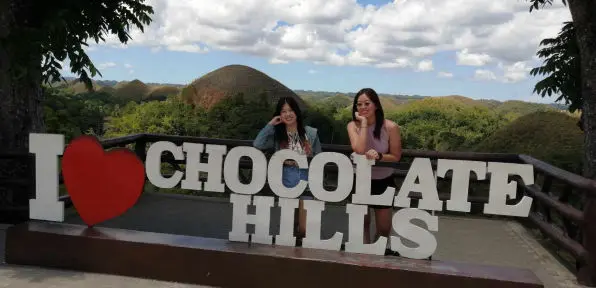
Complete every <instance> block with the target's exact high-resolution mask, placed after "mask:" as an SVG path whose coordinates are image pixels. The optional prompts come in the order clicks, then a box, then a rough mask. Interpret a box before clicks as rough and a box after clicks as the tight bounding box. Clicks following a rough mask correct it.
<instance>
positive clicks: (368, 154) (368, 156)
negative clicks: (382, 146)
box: [365, 149, 379, 160]
mask: <svg viewBox="0 0 596 288" xmlns="http://www.w3.org/2000/svg"><path fill="white" fill-rule="evenodd" d="M365 155H366V159H369V160H370V159H374V160H377V158H378V157H379V152H377V151H375V150H374V149H370V150H368V151H366V154H365Z"/></svg>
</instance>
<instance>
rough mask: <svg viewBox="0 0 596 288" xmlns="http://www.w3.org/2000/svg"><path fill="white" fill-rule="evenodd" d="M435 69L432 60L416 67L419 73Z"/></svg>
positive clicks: (421, 62) (420, 63)
mask: <svg viewBox="0 0 596 288" xmlns="http://www.w3.org/2000/svg"><path fill="white" fill-rule="evenodd" d="M434 69H435V68H434V67H433V61H431V60H422V61H420V62H418V67H416V71H419V72H426V71H433V70H434Z"/></svg>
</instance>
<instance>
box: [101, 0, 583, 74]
mask: <svg viewBox="0 0 596 288" xmlns="http://www.w3.org/2000/svg"><path fill="white" fill-rule="evenodd" d="M148 2H149V4H150V5H152V6H153V8H154V10H155V14H154V15H153V16H152V17H153V19H154V20H153V23H152V24H151V25H150V26H149V27H146V29H145V31H146V32H145V33H141V32H140V31H138V30H133V31H132V32H131V35H132V37H133V40H132V41H130V42H129V45H144V46H148V47H151V49H152V51H153V52H157V51H159V49H168V50H174V51H186V52H193V53H208V52H209V51H212V50H227V51H235V52H241V53H246V54H250V55H256V56H260V57H265V58H267V59H268V60H269V62H270V63H279V64H281V63H289V62H292V61H309V62H312V63H315V64H326V65H337V66H342V65H354V66H359V65H370V66H374V67H378V68H408V69H413V70H418V71H420V70H422V71H430V70H432V69H431V68H432V62H430V63H431V64H430V65H429V64H428V63H429V62H428V61H426V62H425V60H424V59H429V58H430V57H431V56H433V55H434V54H436V53H438V52H450V53H455V61H454V62H455V63H453V64H459V65H468V66H476V67H480V66H486V65H494V66H491V67H493V68H498V67H503V69H504V70H503V71H504V76H503V77H501V78H503V79H507V81H504V82H515V81H519V80H518V79H522V75H521V74H523V73H524V71H527V69H526V70H524V69H525V68H523V67H527V65H528V63H530V62H531V61H534V60H533V58H534V56H535V53H536V50H537V49H538V44H539V42H540V40H542V39H543V38H545V37H551V36H554V35H556V33H557V32H558V31H559V30H560V27H561V24H562V22H564V21H567V20H570V19H571V16H570V13H569V9H568V8H567V7H565V6H563V5H562V4H561V3H560V1H555V4H554V5H553V6H552V7H548V8H547V9H544V10H539V11H536V12H532V13H529V11H528V8H529V2H528V1H524V0H521V1H520V0H500V1H494V0H452V1H436V0H416V1H413V0H394V1H393V2H392V3H388V4H385V5H382V6H372V5H367V6H362V5H360V4H358V3H357V1H356V0H242V1H241V0H202V1H196V0H149V1H148ZM280 23H289V24H287V25H286V24H284V25H282V24H280ZM108 44H110V45H116V46H118V47H123V45H121V44H120V43H119V42H118V41H117V38H116V37H115V36H112V37H109V38H108ZM416 63H418V64H416ZM520 63H521V64H520ZM421 65H422V66H421ZM524 65H525V66H524ZM487 68H489V67H487ZM428 69H430V70H428ZM481 71H483V70H481ZM526 74H527V73H526ZM493 75H494V72H493ZM495 79H496V77H495ZM499 79H500V78H499Z"/></svg>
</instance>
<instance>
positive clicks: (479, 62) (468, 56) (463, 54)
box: [456, 48, 492, 66]
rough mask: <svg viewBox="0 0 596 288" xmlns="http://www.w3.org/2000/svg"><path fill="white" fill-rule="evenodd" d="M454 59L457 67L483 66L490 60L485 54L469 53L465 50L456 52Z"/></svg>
mask: <svg viewBox="0 0 596 288" xmlns="http://www.w3.org/2000/svg"><path fill="white" fill-rule="evenodd" d="M456 57H457V65H466V66H484V65H486V64H487V63H488V62H490V61H491V60H492V58H491V57H490V56H489V55H488V54H486V53H481V54H475V53H469V52H468V49H467V48H465V49H463V50H461V51H458V52H457V53H456Z"/></svg>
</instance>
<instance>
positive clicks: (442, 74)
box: [437, 71, 453, 78]
mask: <svg viewBox="0 0 596 288" xmlns="http://www.w3.org/2000/svg"><path fill="white" fill-rule="evenodd" d="M437 76H439V77H440V78H453V73H450V72H444V71H440V72H439V73H437Z"/></svg>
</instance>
